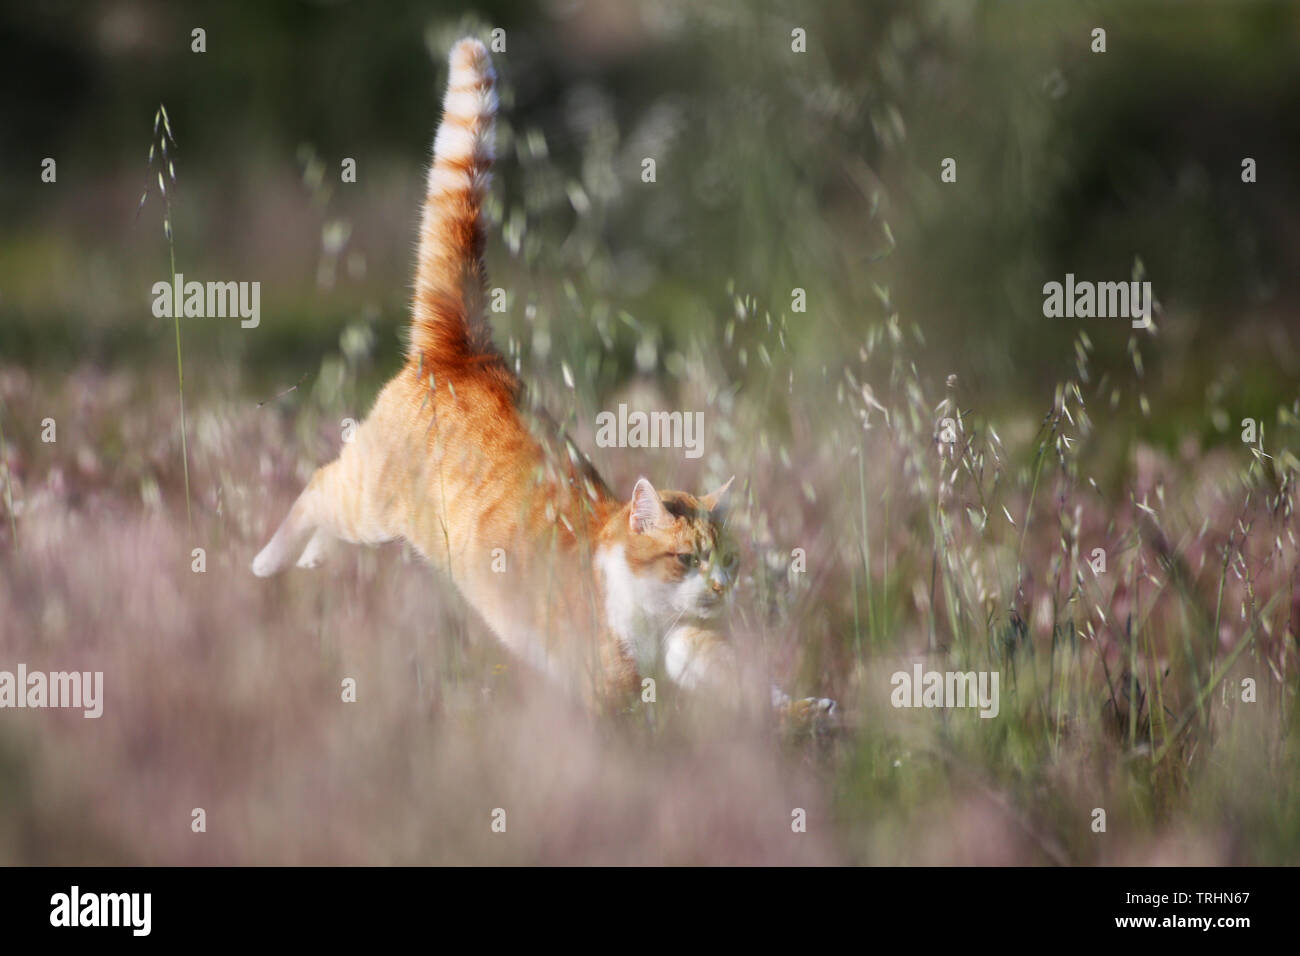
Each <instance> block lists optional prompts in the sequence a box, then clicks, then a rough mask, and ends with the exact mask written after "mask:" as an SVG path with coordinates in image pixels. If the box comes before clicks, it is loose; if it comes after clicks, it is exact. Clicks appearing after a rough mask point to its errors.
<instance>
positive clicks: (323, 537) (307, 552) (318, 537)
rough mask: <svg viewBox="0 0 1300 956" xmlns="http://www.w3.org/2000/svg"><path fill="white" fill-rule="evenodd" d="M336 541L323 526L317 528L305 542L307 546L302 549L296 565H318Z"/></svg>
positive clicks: (303, 566) (307, 566)
mask: <svg viewBox="0 0 1300 956" xmlns="http://www.w3.org/2000/svg"><path fill="white" fill-rule="evenodd" d="M336 541H338V538H336V537H334V535H332V534H331V533H330V532H329V531H327V530H326V529H325V528H317V529H316V533H315V534H313V535H312V536H311V540H310V541H308V542H307V547H306V548H304V549H303V552H302V556H301V557H300V558H298V567H300V568H314V567H317V566H318V565H320V563H321V562H322V561H324V560H325V558H326V557H327V556H328V554H329V552H330V551H331V550H332V546H333V545H334V543H335V542H336Z"/></svg>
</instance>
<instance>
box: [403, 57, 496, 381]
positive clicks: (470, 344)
mask: <svg viewBox="0 0 1300 956" xmlns="http://www.w3.org/2000/svg"><path fill="white" fill-rule="evenodd" d="M496 112H497V94H496V74H495V73H494V72H493V70H492V60H491V58H490V57H489V56H488V51H487V47H485V46H484V45H483V44H482V43H480V42H479V41H478V40H474V39H469V38H466V39H463V40H460V41H459V42H457V44H456V45H455V46H454V47H452V50H451V57H450V72H449V74H448V77H447V93H446V96H445V97H444V99H443V104H442V125H441V126H439V128H438V135H437V138H436V139H435V140H434V143H433V167H432V168H431V169H430V170H429V182H428V189H427V192H426V195H425V200H424V219H423V222H422V223H421V226H420V246H419V260H418V262H417V264H416V273H415V299H414V302H413V305H412V316H411V319H412V321H411V344H410V358H411V359H412V360H416V361H419V362H421V363H422V365H425V366H430V367H432V368H435V369H436V368H438V367H443V368H446V367H449V366H452V367H454V366H464V365H465V364H467V363H469V362H473V361H476V360H478V359H480V358H481V357H483V356H485V355H488V354H493V348H492V339H491V330H490V329H489V328H488V327H487V321H486V317H485V316H484V310H483V306H484V283H485V281H486V273H485V271H484V265H483V247H484V244H485V242H486V235H485V227H484V223H483V215H482V205H483V200H484V199H485V197H486V196H487V191H488V185H489V181H490V178H491V169H492V151H493V127H494V124H495V119H496Z"/></svg>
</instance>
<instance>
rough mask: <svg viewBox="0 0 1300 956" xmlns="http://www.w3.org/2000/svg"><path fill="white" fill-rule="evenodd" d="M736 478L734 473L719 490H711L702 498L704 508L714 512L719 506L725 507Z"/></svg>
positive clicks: (701, 502)
mask: <svg viewBox="0 0 1300 956" xmlns="http://www.w3.org/2000/svg"><path fill="white" fill-rule="evenodd" d="M735 480H736V476H735V475H732V476H731V477H730V478H728V479H727V483H726V484H724V485H723V486H722V487H721V488H719V489H718V490H717V491H714V492H711V493H710V494H707V495H705V496H704V497H703V498H701V499H700V504H702V505H704V509H705V510H706V511H709V512H714V511H717V510H718V509H719V508H722V507H724V506H725V505H726V504H727V498H728V497H729V496H730V494H731V483H732V482H733V481H735Z"/></svg>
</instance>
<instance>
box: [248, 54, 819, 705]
mask: <svg viewBox="0 0 1300 956" xmlns="http://www.w3.org/2000/svg"><path fill="white" fill-rule="evenodd" d="M496 108H497V97H496V92H495V75H494V73H493V70H492V64H491V61H490V59H489V57H488V52H487V50H486V48H485V47H484V46H483V44H482V43H479V42H478V41H476V40H470V39H465V40H461V41H460V42H459V43H457V44H456V46H455V48H454V49H453V50H452V52H451V68H450V76H449V78H448V84H447V93H446V98H445V101H444V103H443V119H442V126H441V127H440V128H439V130H438V135H437V138H436V140H435V142H434V158H433V167H432V169H431V170H430V172H429V179H428V191H427V195H426V198H425V204H424V218H423V224H422V227H421V231H420V243H419V260H418V265H417V272H416V282H415V295H414V301H413V304H412V313H413V315H412V326H411V339H410V348H409V350H408V357H407V361H406V364H405V366H404V367H403V368H402V370H401V371H400V372H398V373H397V375H396V376H395V377H394V378H393V379H392V380H391V381H390V382H389V383H388V384H387V385H386V386H385V387H384V389H383V390H382V391H381V392H380V394H379V397H378V399H377V400H376V402H375V406H374V408H373V409H372V410H371V412H370V415H369V417H367V418H366V420H365V422H364V423H363V424H362V425H361V426H359V427H358V429H357V430H356V432H355V434H354V436H353V440H352V441H351V442H349V443H347V444H345V445H344V447H343V451H342V453H341V454H340V455H339V457H338V459H337V460H336V461H334V462H333V463H331V464H329V465H326V466H325V467H323V468H321V469H319V470H318V471H317V472H316V473H315V475H313V476H312V479H311V481H310V482H308V484H307V488H306V489H305V490H304V491H303V492H302V494H301V495H300V496H299V498H298V500H297V501H296V502H295V503H294V505H293V507H292V508H291V509H290V511H289V514H288V516H287V517H286V518H285V519H284V522H283V523H282V524H281V525H280V528H279V529H278V530H277V531H276V532H275V535H274V537H272V538H271V540H270V542H269V543H268V544H267V545H266V547H265V548H263V549H262V551H261V553H260V554H258V555H257V558H256V559H255V560H254V561H253V571H254V573H256V574H257V575H259V576H265V575H269V574H273V573H275V572H277V571H279V570H281V569H282V568H284V567H286V566H287V565H288V564H289V563H290V562H292V561H293V560H294V558H295V557H296V558H298V565H299V566H300V567H313V566H315V565H316V564H317V563H318V562H319V560H320V558H321V556H322V554H323V552H324V550H325V548H326V547H327V546H328V545H329V543H330V542H331V541H333V540H334V539H342V540H344V541H349V542H353V543H357V544H369V545H376V544H380V543H382V542H385V541H393V540H396V539H399V538H401V539H404V540H406V541H408V542H410V543H411V545H413V546H414V547H415V548H416V550H418V551H419V552H420V554H421V555H423V556H424V557H425V558H426V559H427V560H428V561H429V562H430V563H432V564H434V565H436V566H438V567H440V568H442V569H443V570H444V571H446V572H447V573H448V574H449V575H450V576H451V578H452V580H453V581H454V582H455V583H456V585H457V586H458V587H459V588H460V590H461V592H462V593H463V594H464V595H465V597H466V599H467V600H468V601H469V603H470V604H471V605H473V607H474V608H475V609H476V610H477V611H478V612H479V613H480V614H481V615H482V616H483V617H484V619H486V621H487V623H488V624H489V626H490V627H491V628H492V630H493V632H494V633H495V634H496V636H497V637H498V638H499V639H500V640H501V641H502V642H503V643H504V644H505V645H506V646H507V647H509V648H510V649H511V650H512V651H513V652H514V653H516V654H517V655H519V656H520V657H522V658H523V659H525V660H527V661H530V662H531V663H533V664H534V665H536V666H537V667H538V668H539V669H541V670H543V671H545V672H547V673H548V674H550V675H551V676H552V677H553V678H555V679H556V680H557V681H558V682H560V683H561V684H562V685H564V686H565V687H567V688H569V689H570V690H571V691H573V692H575V693H577V694H580V695H581V696H582V697H584V698H585V699H587V700H588V701H589V702H591V703H593V704H597V705H599V704H610V703H618V702H621V701H623V700H626V699H628V698H630V697H631V696H632V695H633V694H635V693H636V692H638V691H639V690H640V687H641V683H640V682H641V675H642V674H643V673H645V672H646V671H648V670H650V669H652V668H655V667H657V666H662V667H663V670H664V673H665V674H666V675H667V676H668V677H669V678H670V679H671V680H673V681H674V682H676V683H678V684H679V685H681V686H685V687H710V688H713V689H716V690H718V691H720V692H730V691H731V690H732V689H733V688H734V686H735V681H736V679H737V675H736V674H735V673H734V660H733V658H732V652H731V648H730V646H729V645H728V644H727V643H726V641H725V640H724V638H723V637H722V635H721V634H720V633H719V631H717V630H716V629H715V627H714V626H713V623H712V622H713V621H714V620H715V619H716V618H717V615H718V612H719V611H720V610H721V606H722V599H723V596H724V594H725V593H726V591H727V589H728V588H729V587H730V585H731V583H732V580H733V574H734V571H735V560H734V558H733V557H732V556H731V552H730V551H729V550H728V548H727V546H726V543H725V541H723V540H722V538H721V536H720V534H721V524H722V522H721V515H722V507H723V503H724V500H725V498H726V496H727V492H728V490H729V488H730V486H731V482H730V481H728V482H727V483H726V484H725V485H723V486H722V487H721V488H719V489H718V490H717V491H715V492H713V493H712V494H709V495H705V496H704V497H702V498H695V497H693V496H691V495H688V494H685V493H683V492H678V491H663V492H657V491H656V490H655V489H654V487H653V486H651V484H650V482H648V481H646V480H645V479H644V478H642V479H640V480H639V481H638V482H637V483H636V487H635V488H634V489H633V491H632V497H631V499H630V500H627V501H620V500H618V499H617V498H615V497H614V495H613V494H612V493H611V491H610V490H609V488H608V487H607V486H606V485H605V483H604V482H603V481H602V480H601V479H600V476H599V475H598V474H597V473H596V471H595V469H594V468H593V467H592V466H591V464H590V463H589V462H588V461H587V460H586V458H585V457H584V456H582V455H581V453H579V452H578V450H577V449H576V448H575V447H574V446H573V445H572V444H571V443H569V442H568V440H567V439H565V438H564V437H563V435H561V434H560V433H559V431H558V429H557V428H555V426H554V425H553V423H551V422H549V421H544V422H542V425H543V428H542V429H541V434H540V436H539V435H536V434H534V432H533V430H531V429H530V428H529V427H528V426H527V425H526V424H525V421H524V418H523V416H522V413H521V407H522V403H521V399H522V386H521V385H520V383H519V381H518V379H517V378H516V377H515V375H514V374H513V373H512V372H511V370H510V369H509V367H508V366H507V364H506V361H505V359H504V358H503V357H502V356H501V354H500V353H499V352H498V351H497V350H496V349H495V348H494V347H493V345H492V339H491V329H490V328H489V326H488V324H487V321H486V316H485V310H484V308H483V300H484V290H485V271H484V263H483V249H484V243H485V236H484V224H483V216H482V212H481V207H482V204H483V199H484V197H485V195H486V193H487V189H488V181H489V171H490V169H491V165H492V148H493V145H492V141H493V119H494V116H495V114H496ZM774 693H775V694H776V695H779V696H778V703H780V704H782V705H785V706H794V707H802V708H803V709H804V710H809V709H814V710H816V709H819V708H820V709H821V710H825V711H829V710H830V709H831V708H833V704H831V703H830V702H829V701H821V702H817V701H810V702H800V703H792V702H790V701H789V698H786V697H784V695H780V692H779V691H777V692H774Z"/></svg>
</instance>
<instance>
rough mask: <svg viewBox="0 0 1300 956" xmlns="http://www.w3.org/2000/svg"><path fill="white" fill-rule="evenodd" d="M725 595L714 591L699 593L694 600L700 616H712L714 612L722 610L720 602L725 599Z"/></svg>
mask: <svg viewBox="0 0 1300 956" xmlns="http://www.w3.org/2000/svg"><path fill="white" fill-rule="evenodd" d="M725 597H726V595H724V594H719V593H716V592H714V593H710V594H704V595H701V596H700V597H699V598H698V599H697V600H696V604H697V605H698V607H699V609H700V616H701V617H712V616H714V615H715V614H717V613H718V611H720V610H722V602H723V600H724V599H725Z"/></svg>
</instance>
